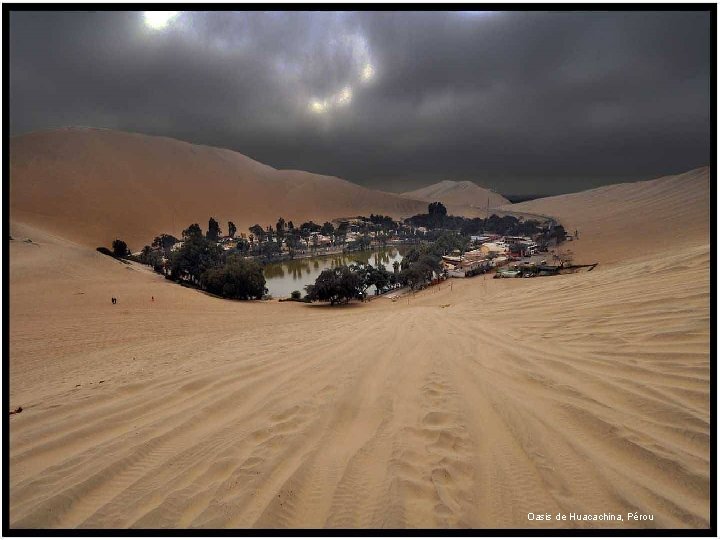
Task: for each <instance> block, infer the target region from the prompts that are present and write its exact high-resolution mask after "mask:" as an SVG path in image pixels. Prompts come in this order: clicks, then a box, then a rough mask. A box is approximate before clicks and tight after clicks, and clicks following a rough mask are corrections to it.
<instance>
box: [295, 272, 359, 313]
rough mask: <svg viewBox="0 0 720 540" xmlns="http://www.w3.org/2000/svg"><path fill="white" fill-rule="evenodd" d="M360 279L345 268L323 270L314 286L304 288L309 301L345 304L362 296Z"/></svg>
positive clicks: (357, 274) (355, 273) (356, 274)
mask: <svg viewBox="0 0 720 540" xmlns="http://www.w3.org/2000/svg"><path fill="white" fill-rule="evenodd" d="M362 281H363V280H362V277H361V276H360V275H359V273H357V272H353V271H352V270H351V269H350V268H349V267H347V266H338V267H336V268H328V269H326V270H323V271H322V272H321V273H320V275H319V276H318V278H317V279H316V280H315V284H314V285H308V286H307V287H306V290H307V293H308V297H309V299H310V301H315V300H319V301H321V302H330V305H334V304H338V303H340V302H344V303H347V302H349V301H350V300H352V299H353V298H361V297H362V294H363V283H362Z"/></svg>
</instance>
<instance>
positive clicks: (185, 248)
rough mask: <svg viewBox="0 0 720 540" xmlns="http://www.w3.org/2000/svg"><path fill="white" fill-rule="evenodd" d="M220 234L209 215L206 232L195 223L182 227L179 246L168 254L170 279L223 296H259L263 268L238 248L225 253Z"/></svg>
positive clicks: (237, 297) (251, 297)
mask: <svg viewBox="0 0 720 540" xmlns="http://www.w3.org/2000/svg"><path fill="white" fill-rule="evenodd" d="M220 235H221V232H220V228H219V225H218V223H217V221H215V220H214V219H212V218H210V222H209V224H208V231H207V234H205V235H203V233H202V230H201V229H200V226H199V225H198V224H197V223H193V224H192V225H190V226H189V227H188V228H187V229H185V230H184V231H183V233H182V237H183V244H182V246H181V247H180V249H178V250H177V251H173V252H172V253H171V254H170V258H169V261H168V265H167V272H168V274H169V277H170V279H173V280H176V281H179V280H185V281H190V282H192V283H193V284H195V285H197V286H199V287H200V288H202V289H204V290H207V291H208V292H211V293H213V294H217V295H219V296H222V297H224V298H234V299H237V300H250V299H253V298H257V299H259V298H262V297H263V295H264V294H265V293H266V292H267V289H266V288H265V276H264V275H263V271H262V267H261V266H260V265H259V264H258V263H257V262H255V261H252V260H249V259H244V258H242V257H241V256H240V255H239V254H238V253H237V251H236V252H235V253H233V252H232V251H231V252H229V253H226V252H225V251H224V250H223V249H222V248H221V247H220V246H219V245H218V244H217V239H218V238H219V237H220Z"/></svg>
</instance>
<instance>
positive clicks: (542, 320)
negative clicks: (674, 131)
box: [9, 170, 710, 529]
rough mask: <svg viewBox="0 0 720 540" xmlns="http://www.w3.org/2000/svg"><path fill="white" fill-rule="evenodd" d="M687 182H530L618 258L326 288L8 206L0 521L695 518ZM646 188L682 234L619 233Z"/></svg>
mask: <svg viewBox="0 0 720 540" xmlns="http://www.w3.org/2000/svg"><path fill="white" fill-rule="evenodd" d="M703 174H704V175H705V177H704V179H703V178H702V175H703ZM691 177H694V178H695V180H693V179H692V178H691ZM698 178H699V180H698ZM698 186H700V187H699V188H698ZM706 186H707V171H706V170H705V171H704V172H703V171H700V172H696V173H694V174H693V175H685V176H682V177H678V178H676V179H674V180H673V179H670V178H667V179H661V180H658V181H654V182H650V183H648V184H647V185H646V189H645V190H643V189H642V186H641V185H639V184H638V185H631V186H612V187H608V188H604V190H605V192H606V193H607V194H608V195H607V198H605V199H603V197H602V196H600V194H599V193H598V190H593V191H591V192H585V193H584V194H575V195H571V196H567V197H569V198H570V200H571V202H572V204H573V207H572V208H571V209H567V208H566V207H564V206H562V205H561V204H560V201H561V199H560V198H552V199H550V200H546V201H542V200H541V201H534V202H533V203H532V204H531V203H528V204H527V206H528V210H531V209H532V210H537V211H542V212H550V213H552V214H553V215H558V216H560V217H561V218H562V219H568V221H569V222H570V226H572V227H578V228H579V229H580V231H581V241H580V242H578V243H577V246H578V247H579V246H580V245H581V243H583V245H585V246H587V249H590V247H592V248H593V249H594V250H597V253H600V254H602V255H601V256H600V255H599V257H601V258H604V259H606V260H608V261H611V262H614V264H611V265H604V264H601V265H600V266H598V267H597V268H596V269H595V270H594V271H592V272H584V273H579V274H573V275H568V276H558V277H550V278H538V279H534V280H524V279H523V280H490V279H483V277H482V276H478V277H476V278H472V279H467V280H453V281H452V282H451V283H452V287H450V284H449V283H446V284H444V285H443V286H442V287H441V288H440V289H434V290H426V291H424V292H422V293H419V294H417V295H415V296H414V297H411V298H405V299H402V300H399V301H397V302H391V301H389V300H385V299H380V300H377V301H373V302H372V303H370V304H365V305H351V306H347V307H341V308H329V307H324V306H306V305H300V304H294V303H283V304H279V303H277V302H250V303H238V302H230V301H222V300H217V299H214V298H211V297H208V296H206V295H203V294H202V293H199V292H197V291H193V290H189V289H185V288H182V287H179V286H177V285H174V284H172V283H170V282H167V281H166V280H164V279H162V278H161V277H159V276H157V275H153V274H152V273H150V272H148V271H147V270H145V269H143V268H141V267H138V266H136V265H130V266H128V265H124V264H122V263H118V262H115V261H113V260H111V259H109V258H107V257H103V256H101V255H99V254H97V253H94V252H92V251H91V250H88V249H87V248H86V247H84V246H82V245H79V244H73V243H70V242H68V241H67V240H64V239H62V238H60V237H57V236H52V235H49V234H47V233H46V232H44V231H43V230H41V228H38V227H37V226H30V225H28V224H21V223H18V222H15V223H13V230H12V234H13V236H14V238H16V240H13V241H12V242H11V245H10V271H11V276H10V279H11V288H10V309H11V326H10V351H11V352H10V354H11V361H10V405H11V407H13V408H14V407H17V406H22V407H23V412H22V413H20V414H17V415H13V416H12V417H11V418H10V479H9V483H10V501H9V504H10V525H11V527H18V528H19V527H267V528H287V527H377V528H389V527H478V528H483V527H498V528H502V527H521V528H531V529H534V528H542V527H560V528H566V527H579V528H585V527H587V528H592V527H603V528H606V527H610V528H620V529H626V528H669V527H672V528H675V527H678V528H707V527H708V525H709V519H710V497H709V460H710V454H709V452H710V402H709V385H710V365H709V332H710V328H709V316H710V313H709V266H710V262H709V261H710V255H709V243H708V241H707V240H706V237H705V236H704V234H705V232H704V231H705V229H704V228H703V227H702V226H701V225H702V223H701V219H700V218H698V216H697V215H696V214H697V212H699V209H700V208H702V207H703V204H706V203H707V200H705V201H704V202H703V201H702V194H703V193H705V194H706V193H707V191H706ZM632 189H636V190H637V191H635V197H634V198H633V199H628V198H627V197H626V198H625V199H624V202H623V204H624V206H623V209H622V211H619V210H617V209H615V208H607V209H606V211H607V214H608V216H609V219H608V220H607V226H608V228H609V229H608V230H609V231H610V232H609V233H608V234H607V235H604V234H600V233H601V232H602V223H598V222H599V217H598V216H599V215H600V214H601V213H602V212H603V210H602V209H597V210H596V209H595V208H594V205H596V204H597V203H598V201H603V200H605V201H609V200H614V201H616V203H617V204H620V203H619V201H620V200H621V199H622V197H621V196H620V195H617V197H616V194H617V193H618V191H622V192H624V193H625V194H627V193H628V191H629V190H632ZM693 190H694V193H690V192H692V191H693ZM602 192H603V190H600V193H602ZM643 193H645V195H643ZM582 205H584V208H581V206H582ZM650 208H653V209H655V211H656V212H658V214H656V215H655V216H654V217H656V218H657V219H653V220H648V223H649V224H648V225H646V228H645V229H643V232H644V233H645V234H649V233H650V232H652V233H654V234H658V235H659V234H664V233H668V226H667V220H666V219H663V218H662V215H661V214H659V213H660V212H664V211H665V210H668V211H672V212H673V213H672V219H673V220H684V222H685V223H687V224H688V229H687V230H688V233H687V238H686V239H685V240H684V241H682V242H680V241H678V242H674V243H672V244H668V247H667V249H662V245H661V243H659V242H657V243H656V241H654V240H652V239H648V238H645V240H644V243H640V244H638V242H639V237H638V236H636V235H635V234H636V233H633V232H627V231H626V234H624V235H620V236H616V232H617V231H618V230H625V229H626V227H624V226H623V220H630V221H629V223H630V224H631V225H636V226H640V225H639V224H640V223H642V220H641V219H639V218H638V219H635V218H634V215H635V213H637V212H646V211H647V209H650ZM645 215H646V217H647V214H645ZM585 216H586V218H587V219H585ZM706 216H707V214H706ZM705 219H706V220H707V217H706V218H705ZM706 224H707V221H706ZM653 227H654V228H653ZM693 231H694V232H693ZM673 234H675V233H673ZM27 237H29V238H31V239H32V240H33V243H27V242H23V241H22V240H23V239H24V238H27ZM628 243H631V244H633V245H632V246H628ZM637 245H640V246H641V247H642V253H644V255H643V256H641V257H639V258H638V257H634V256H635V255H638V254H639V251H638V249H639V248H637ZM633 246H635V247H633ZM616 252H618V253H619V254H618V255H617V257H614V256H613V254H614V253H616ZM588 253H589V252H588ZM631 255H632V256H633V257H631ZM111 295H114V296H117V297H118V298H119V300H120V303H119V304H118V305H117V306H113V305H111V303H110V296H111ZM151 295H154V296H155V298H156V301H155V302H150V296H151ZM443 306H444V307H443ZM530 512H532V513H545V512H549V513H551V514H555V513H557V512H564V513H566V514H568V515H569V514H570V513H575V514H601V513H613V514H615V513H619V514H621V515H622V516H623V518H625V521H623V522H607V521H603V522H598V521H596V522H585V521H566V522H555V521H551V522H538V521H528V519H527V514H528V513H530ZM628 512H639V513H642V514H652V515H653V518H654V519H653V520H652V521H638V522H634V521H627V513H628Z"/></svg>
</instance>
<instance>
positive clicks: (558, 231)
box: [550, 224, 567, 244]
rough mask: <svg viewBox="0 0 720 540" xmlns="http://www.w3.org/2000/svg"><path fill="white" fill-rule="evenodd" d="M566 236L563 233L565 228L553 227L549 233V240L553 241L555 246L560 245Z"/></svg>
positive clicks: (560, 226)
mask: <svg viewBox="0 0 720 540" xmlns="http://www.w3.org/2000/svg"><path fill="white" fill-rule="evenodd" d="M566 236H567V233H566V232H565V227H563V226H562V225H559V224H558V225H555V226H554V227H553V228H552V231H551V232H550V238H554V239H555V244H561V243H562V242H564V241H565V237H566Z"/></svg>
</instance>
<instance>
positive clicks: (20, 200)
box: [10, 128, 427, 250]
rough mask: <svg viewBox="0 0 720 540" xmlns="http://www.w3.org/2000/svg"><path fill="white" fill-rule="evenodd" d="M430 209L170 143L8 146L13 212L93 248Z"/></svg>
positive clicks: (76, 141)
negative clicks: (212, 227) (190, 232)
mask: <svg viewBox="0 0 720 540" xmlns="http://www.w3.org/2000/svg"><path fill="white" fill-rule="evenodd" d="M425 210H427V204H426V203H425V202H422V201H413V200H409V199H407V198H404V197H401V196H399V195H397V194H390V193H384V192H382V191H376V190H371V189H366V188H363V187H361V186H359V185H356V184H353V183H351V182H348V181H346V180H342V179H340V178H336V177H331V176H323V175H319V174H312V173H308V172H302V171H284V170H276V169H273V168H272V167H269V166H267V165H263V164H262V163H258V162H257V161H254V160H252V159H250V158H248V157H246V156H244V155H242V154H239V153H237V152H233V151H230V150H224V149H220V148H213V147H209V146H198V145H193V144H189V143H186V142H182V141H178V140H175V139H169V138H165V137H152V136H148V135H140V134H135V133H124V132H120V131H111V130H105V129H92V128H67V129H60V130H54V131H44V132H38V133H32V134H28V135H22V136H18V137H13V138H12V139H11V140H10V212H11V215H12V217H13V220H16V221H19V222H27V223H33V224H36V225H41V226H42V227H44V228H45V229H47V230H50V231H53V232H54V233H56V234H60V235H62V236H63V237H65V238H68V239H70V240H73V241H75V242H79V243H81V244H84V245H86V246H88V247H93V248H94V247H97V246H101V245H104V246H108V245H110V243H111V242H112V241H113V240H114V239H115V238H122V239H124V240H125V241H126V242H127V243H128V244H129V246H130V247H131V249H133V250H139V249H140V248H142V246H144V245H145V244H149V243H150V242H151V241H152V239H153V238H154V237H155V236H156V235H158V234H160V233H162V232H167V233H171V234H175V235H176V236H180V233H181V231H182V230H183V229H184V228H186V227H187V226H188V225H189V224H191V223H200V224H201V225H202V226H203V228H205V227H206V226H207V222H208V219H209V218H210V217H211V216H212V217H215V218H216V219H217V220H218V221H219V222H220V224H221V226H222V229H223V231H226V230H227V229H226V226H227V222H228V221H233V222H234V223H235V224H236V225H237V226H238V230H240V231H245V232H247V228H248V227H250V226H252V225H254V224H255V223H259V224H261V225H263V226H267V225H273V226H274V225H275V223H276V222H277V220H278V218H279V217H281V216H282V217H284V218H285V220H286V221H288V220H292V221H294V223H296V224H298V225H299V224H300V223H302V222H303V221H306V220H315V221H322V220H329V219H334V218H336V217H341V216H356V215H363V214H364V215H367V214H369V213H371V212H374V213H382V214H387V215H391V216H393V217H403V216H409V215H413V214H416V213H419V212H422V211H425Z"/></svg>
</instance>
